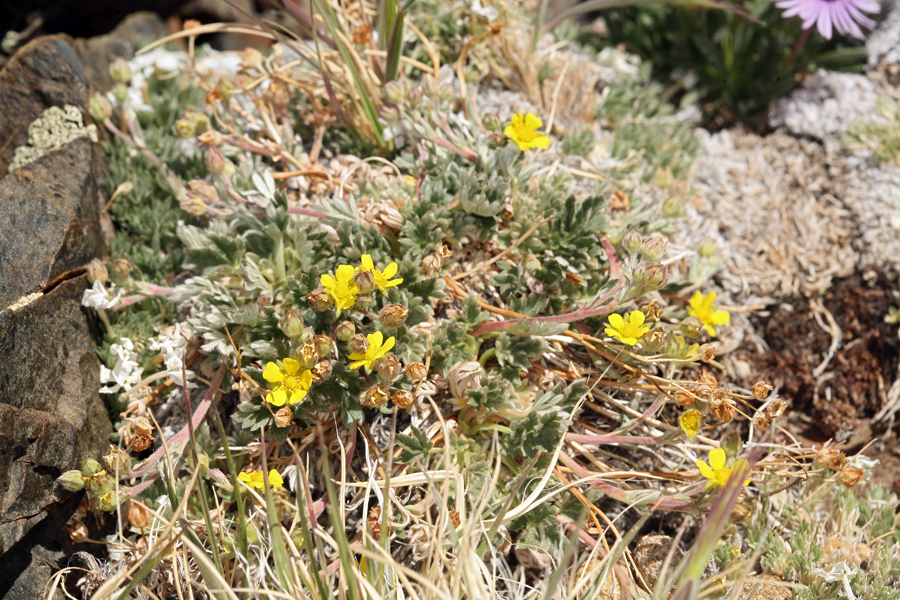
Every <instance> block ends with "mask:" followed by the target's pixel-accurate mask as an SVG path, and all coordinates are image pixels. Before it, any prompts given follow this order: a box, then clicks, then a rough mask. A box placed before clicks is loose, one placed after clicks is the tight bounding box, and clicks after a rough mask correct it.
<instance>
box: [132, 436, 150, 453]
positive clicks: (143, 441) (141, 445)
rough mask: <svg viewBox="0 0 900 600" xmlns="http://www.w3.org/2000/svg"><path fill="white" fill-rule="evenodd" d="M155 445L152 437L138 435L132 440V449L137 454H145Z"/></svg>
mask: <svg viewBox="0 0 900 600" xmlns="http://www.w3.org/2000/svg"><path fill="white" fill-rule="evenodd" d="M152 443H153V436H152V435H136V436H134V437H133V438H131V448H132V450H134V451H135V452H143V451H144V450H146V449H147V448H149V447H150V445H151V444H152Z"/></svg>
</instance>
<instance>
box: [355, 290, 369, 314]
mask: <svg viewBox="0 0 900 600" xmlns="http://www.w3.org/2000/svg"><path fill="white" fill-rule="evenodd" d="M370 304H372V296H371V295H369V294H360V295H359V296H357V297H356V302H355V303H354V304H353V306H354V308H358V309H360V310H365V309H367V308H369V305H370Z"/></svg>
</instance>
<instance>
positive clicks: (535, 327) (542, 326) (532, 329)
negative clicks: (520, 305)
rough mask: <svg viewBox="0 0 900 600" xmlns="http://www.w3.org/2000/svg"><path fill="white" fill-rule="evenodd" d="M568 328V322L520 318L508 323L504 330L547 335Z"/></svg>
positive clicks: (514, 332) (513, 332) (517, 333)
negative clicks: (510, 323)
mask: <svg viewBox="0 0 900 600" xmlns="http://www.w3.org/2000/svg"><path fill="white" fill-rule="evenodd" d="M568 328H569V324H568V323H547V322H541V321H538V320H536V319H521V320H519V321H516V322H515V323H513V324H512V325H510V326H509V327H508V328H507V329H506V330H507V331H508V332H509V333H511V334H512V335H534V336H538V337H547V336H548V335H559V334H560V333H562V332H563V331H565V330H566V329H568Z"/></svg>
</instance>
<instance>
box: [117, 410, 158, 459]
mask: <svg viewBox="0 0 900 600" xmlns="http://www.w3.org/2000/svg"><path fill="white" fill-rule="evenodd" d="M119 438H121V440H122V442H123V443H124V444H125V446H126V447H127V448H131V449H132V450H134V451H135V452H143V451H144V450H146V449H147V448H149V447H150V444H152V443H153V425H151V424H150V421H149V420H148V419H147V418H146V417H138V418H137V419H129V420H128V421H126V422H125V425H123V426H122V427H120V428H119Z"/></svg>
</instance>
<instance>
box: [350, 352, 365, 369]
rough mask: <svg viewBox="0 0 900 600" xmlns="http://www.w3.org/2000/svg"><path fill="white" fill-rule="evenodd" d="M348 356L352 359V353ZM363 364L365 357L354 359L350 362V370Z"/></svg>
mask: <svg viewBox="0 0 900 600" xmlns="http://www.w3.org/2000/svg"><path fill="white" fill-rule="evenodd" d="M357 356H358V355H357ZM350 358H351V360H352V359H353V355H352V354H351V355H350ZM364 364H366V361H365V357H363V360H356V361H355V362H352V363H350V370H351V371H352V370H354V369H358V368H360V367H361V366H363V365H364Z"/></svg>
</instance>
